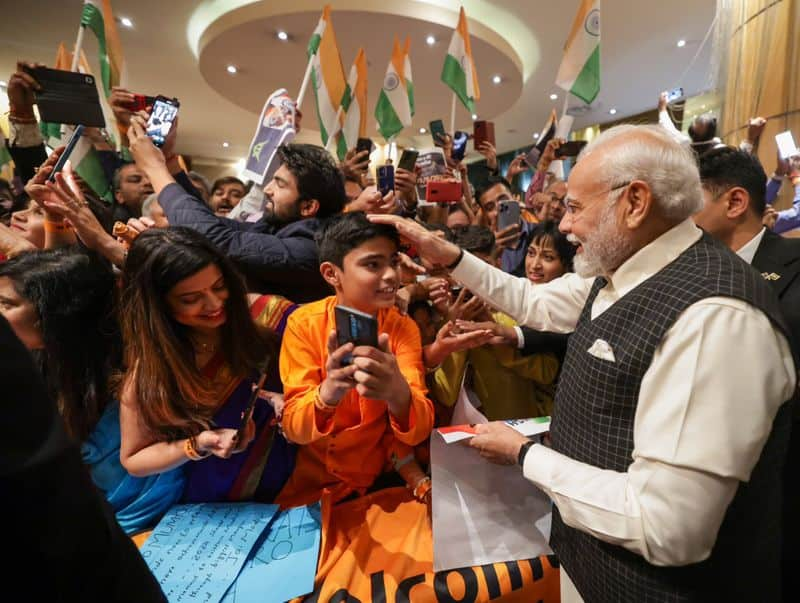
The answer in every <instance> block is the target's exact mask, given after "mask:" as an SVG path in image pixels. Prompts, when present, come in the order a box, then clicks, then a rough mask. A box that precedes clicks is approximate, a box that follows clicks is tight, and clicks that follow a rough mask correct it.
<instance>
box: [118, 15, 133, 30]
mask: <svg viewBox="0 0 800 603" xmlns="http://www.w3.org/2000/svg"><path fill="white" fill-rule="evenodd" d="M119 22H120V23H121V24H122V26H123V27H127V28H129V29H130V28H131V27H133V21H131V20H130V19H129V18H128V17H121V18H120V20H119Z"/></svg>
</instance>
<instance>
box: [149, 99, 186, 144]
mask: <svg viewBox="0 0 800 603" xmlns="http://www.w3.org/2000/svg"><path fill="white" fill-rule="evenodd" d="M178 107H180V103H179V102H178V99H177V98H167V97H166V96H157V97H156V98H155V99H154V101H153V110H152V111H151V113H150V118H149V119H148V120H147V135H148V136H149V137H150V138H151V139H152V141H153V144H154V145H156V146H157V147H161V146H163V145H164V143H165V142H166V140H167V136H168V135H169V132H170V130H171V129H172V125H173V124H174V123H175V118H176V117H178Z"/></svg>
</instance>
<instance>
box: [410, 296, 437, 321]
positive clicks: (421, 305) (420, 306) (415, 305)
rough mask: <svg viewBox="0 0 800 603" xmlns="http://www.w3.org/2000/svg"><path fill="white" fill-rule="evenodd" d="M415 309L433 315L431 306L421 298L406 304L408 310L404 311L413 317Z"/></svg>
mask: <svg viewBox="0 0 800 603" xmlns="http://www.w3.org/2000/svg"><path fill="white" fill-rule="evenodd" d="M417 310H424V311H425V312H427V313H428V315H429V316H431V317H432V316H433V308H432V307H431V305H430V304H429V303H428V302H427V301H424V300H422V301H415V302H411V303H410V304H409V305H408V311H407V312H406V313H407V314H408V315H409V316H411V317H412V318H413V316H414V313H415V312H416V311H417Z"/></svg>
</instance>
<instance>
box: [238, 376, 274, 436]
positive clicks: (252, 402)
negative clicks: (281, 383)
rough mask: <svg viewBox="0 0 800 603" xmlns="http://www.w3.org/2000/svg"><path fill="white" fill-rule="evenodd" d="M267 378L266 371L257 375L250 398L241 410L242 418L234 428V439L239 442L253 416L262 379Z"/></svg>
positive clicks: (262, 384) (262, 385)
mask: <svg viewBox="0 0 800 603" xmlns="http://www.w3.org/2000/svg"><path fill="white" fill-rule="evenodd" d="M266 380H267V373H266V372H263V373H261V374H260V375H259V376H258V381H257V382H256V384H255V387H254V388H253V391H252V392H250V399H249V400H248V401H247V406H245V407H244V410H243V411H242V418H241V419H240V420H239V427H238V428H237V429H236V441H237V442H240V441H241V440H242V438H243V437H244V432H245V431H246V430H247V424H248V423H249V422H250V419H252V418H253V411H254V410H255V407H256V401H257V400H258V392H259V391H260V390H261V388H263V387H264V381H266Z"/></svg>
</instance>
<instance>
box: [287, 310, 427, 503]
mask: <svg viewBox="0 0 800 603" xmlns="http://www.w3.org/2000/svg"><path fill="white" fill-rule="evenodd" d="M335 306H336V297H335V296H332V297H328V298H325V299H322V300H320V301H317V302H313V303H310V304H307V305H305V306H302V307H300V308H299V309H298V310H296V311H295V312H294V313H293V314H292V315H291V316H290V317H289V321H288V323H287V325H286V331H285V332H284V334H283V344H282V346H281V357H280V372H281V381H283V392H284V398H285V401H286V405H285V407H284V410H283V419H282V425H283V430H284V433H285V434H286V437H287V438H288V439H289V440H290V441H292V442H294V443H296V444H300V449H299V451H298V453H297V460H296V465H295V469H294V472H293V473H292V476H291V478H289V482H288V483H287V484H286V486H285V487H284V489H283V491H282V492H281V494H280V495H279V496H278V499H277V501H276V502H277V503H279V504H281V505H283V506H298V505H303V504H308V503H312V502H314V501H316V500H319V499H320V497H321V495H322V491H323V490H325V489H328V490H330V491H331V494H332V495H333V500H334V501H338V500H341V499H342V498H345V497H346V496H347V495H349V494H350V493H352V492H359V493H361V494H363V493H364V492H365V491H366V489H367V488H368V487H369V486H370V485H372V482H373V481H374V480H375V478H376V477H377V476H378V475H380V474H381V473H382V472H383V471H384V469H385V467H386V466H387V459H388V458H389V456H390V452H391V451H392V450H393V449H394V448H396V446H395V444H397V443H398V442H399V443H401V444H405V445H408V446H414V445H416V444H419V443H420V442H422V441H423V440H425V438H427V437H428V436H429V435H430V432H431V429H433V417H434V413H433V405H432V404H431V402H430V401H429V400H428V398H427V397H426V395H425V394H426V391H427V390H426V389H425V371H424V369H423V365H422V343H421V341H420V336H419V329H417V325H416V324H415V323H414V321H412V320H411V319H410V318H408V317H407V316H403V315H402V314H400V312H398V310H397V309H396V308H390V309H385V310H381V311H380V312H379V313H378V332H379V333H388V335H389V347H390V349H391V351H392V353H393V354H394V355H395V357H396V358H397V364H398V366H399V367H400V372H401V373H402V374H403V376H404V377H405V378H406V381H408V385H409V387H410V389H411V403H410V407H409V412H408V420H407V421H406V422H405V424H401V423H400V422H399V421H398V420H396V419H395V418H394V417H393V416H391V415H390V414H389V411H388V409H387V406H386V402H384V401H381V400H371V399H368V398H363V397H361V396H360V395H359V394H358V392H357V391H356V390H355V389H352V390H350V391H349V392H347V394H345V396H344V397H343V398H342V400H341V401H340V402H339V405H338V406H337V408H336V412H335V413H326V412H324V411H320V410H318V409H317V408H316V406H315V404H314V400H315V396H316V392H317V389H318V388H319V385H320V384H321V383H322V381H323V380H324V379H325V363H326V362H327V359H328V348H327V341H328V334H329V333H330V332H331V330H334V329H335V328H336V322H335V319H334V307H335Z"/></svg>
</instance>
